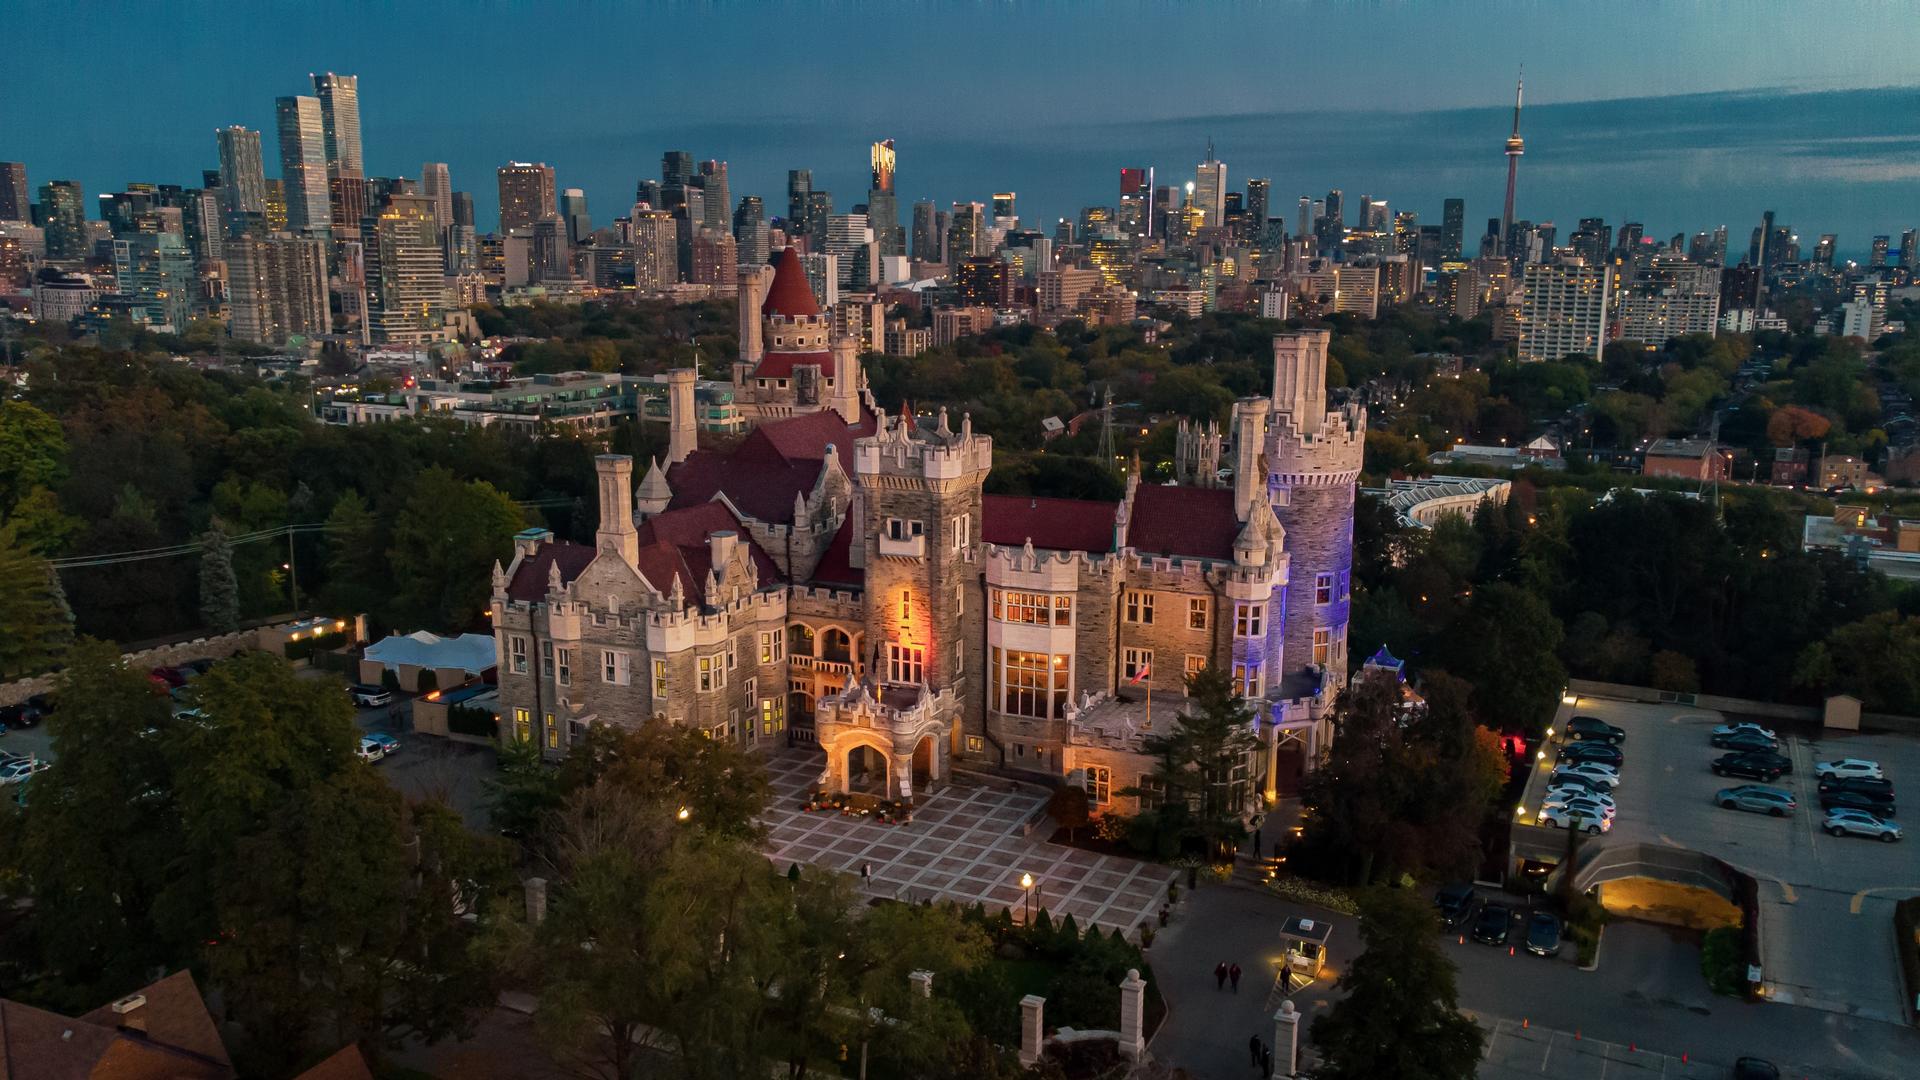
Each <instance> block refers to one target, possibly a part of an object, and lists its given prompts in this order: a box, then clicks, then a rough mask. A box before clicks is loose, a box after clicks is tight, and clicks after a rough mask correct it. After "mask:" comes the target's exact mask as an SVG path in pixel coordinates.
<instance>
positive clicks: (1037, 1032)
mask: <svg viewBox="0 0 1920 1080" xmlns="http://www.w3.org/2000/svg"><path fill="white" fill-rule="evenodd" d="M1046 1007H1047V999H1046V998H1043V997H1041V996H1040V995H1038V994H1028V995H1027V996H1026V997H1023V998H1021V999H1020V1064H1022V1065H1033V1064H1035V1063H1037V1062H1038V1061H1039V1060H1040V1044H1041V1043H1042V1042H1044V1041H1045V1040H1046V1035H1047V1029H1046V1024H1045V1021H1044V1019H1043V1016H1042V1014H1043V1013H1044V1012H1045V1010H1046Z"/></svg>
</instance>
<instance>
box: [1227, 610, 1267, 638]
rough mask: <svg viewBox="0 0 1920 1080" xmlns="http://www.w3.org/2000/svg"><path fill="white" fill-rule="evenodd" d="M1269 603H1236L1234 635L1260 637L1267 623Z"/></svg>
mask: <svg viewBox="0 0 1920 1080" xmlns="http://www.w3.org/2000/svg"><path fill="white" fill-rule="evenodd" d="M1266 616H1267V605H1265V604H1235V605H1234V606H1233V635H1234V636H1235V637H1259V636H1260V635H1261V633H1262V632H1263V630H1262V627H1263V626H1264V625H1265V623H1266Z"/></svg>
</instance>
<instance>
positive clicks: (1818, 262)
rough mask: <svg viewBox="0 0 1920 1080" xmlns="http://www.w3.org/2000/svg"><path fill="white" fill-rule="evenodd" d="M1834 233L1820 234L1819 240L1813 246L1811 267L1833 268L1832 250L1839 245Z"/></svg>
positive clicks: (1837, 237)
mask: <svg viewBox="0 0 1920 1080" xmlns="http://www.w3.org/2000/svg"><path fill="white" fill-rule="evenodd" d="M1839 239H1840V238H1839V236H1838V235H1836V234H1834V233H1821V234H1820V239H1819V241H1818V242H1816V243H1815V244H1814V245H1813V265H1815V266H1824V267H1827V268H1828V269H1832V268H1833V250H1834V248H1835V247H1836V246H1837V245H1838V243H1839Z"/></svg>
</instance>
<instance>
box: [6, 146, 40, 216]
mask: <svg viewBox="0 0 1920 1080" xmlns="http://www.w3.org/2000/svg"><path fill="white" fill-rule="evenodd" d="M32 220H33V204H32V202H31V201H29V197H28V195H27V167H26V165H25V164H24V163H22V162H18V161H0V221H32Z"/></svg>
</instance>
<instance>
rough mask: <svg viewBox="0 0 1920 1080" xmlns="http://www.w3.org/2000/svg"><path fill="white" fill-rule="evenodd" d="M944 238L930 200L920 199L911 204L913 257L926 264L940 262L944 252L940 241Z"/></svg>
mask: <svg viewBox="0 0 1920 1080" xmlns="http://www.w3.org/2000/svg"><path fill="white" fill-rule="evenodd" d="M945 239H946V237H945V235H944V234H943V233H942V231H941V229H940V226H939V221H938V213H937V211H936V210H935V207H934V205H933V202H932V201H931V200H927V199H922V200H921V201H919V202H917V203H914V204H913V257H914V258H915V259H918V260H920V261H921V262H926V263H938V262H942V261H943V260H944V257H945V251H944V249H943V247H942V244H941V241H943V240H945Z"/></svg>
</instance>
